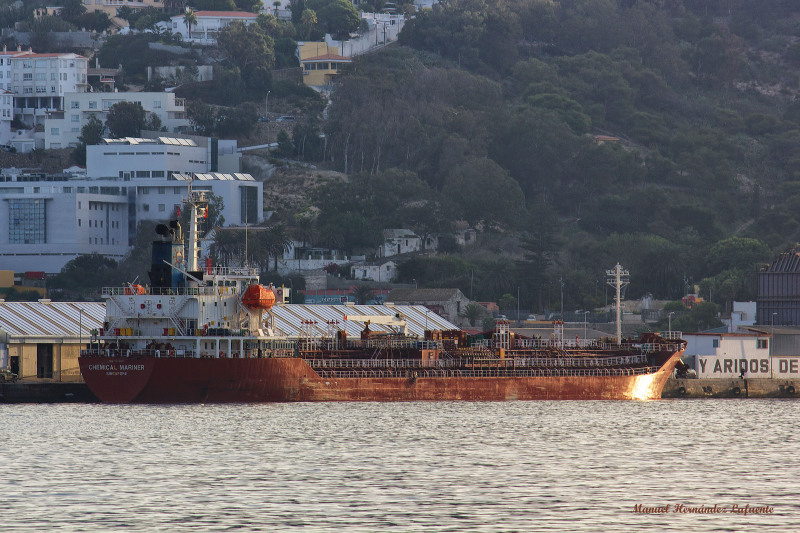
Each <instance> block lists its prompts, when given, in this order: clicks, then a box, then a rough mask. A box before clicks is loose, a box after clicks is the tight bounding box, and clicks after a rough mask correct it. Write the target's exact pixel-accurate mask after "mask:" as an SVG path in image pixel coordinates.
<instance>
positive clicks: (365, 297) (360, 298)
mask: <svg viewBox="0 0 800 533" xmlns="http://www.w3.org/2000/svg"><path fill="white" fill-rule="evenodd" d="M350 294H351V295H353V298H354V299H355V301H356V303H357V304H358V305H367V303H369V302H371V301H372V300H374V299H375V292H374V291H373V290H372V288H371V287H370V286H368V285H355V286H354V287H353V288H352V289H350Z"/></svg>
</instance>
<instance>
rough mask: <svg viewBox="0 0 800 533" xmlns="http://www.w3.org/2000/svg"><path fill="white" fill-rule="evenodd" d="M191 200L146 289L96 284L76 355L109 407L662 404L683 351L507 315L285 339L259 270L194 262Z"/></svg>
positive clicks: (196, 195) (194, 196) (377, 319)
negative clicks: (97, 319)
mask: <svg viewBox="0 0 800 533" xmlns="http://www.w3.org/2000/svg"><path fill="white" fill-rule="evenodd" d="M188 191H189V193H188V196H187V199H186V200H185V203H186V208H187V209H188V212H189V222H188V225H189V231H188V236H186V238H184V234H183V231H182V228H181V225H180V223H179V222H178V221H177V220H173V221H171V222H170V223H169V224H163V225H159V226H158V228H157V230H156V231H157V233H158V235H159V237H158V238H157V240H156V241H154V242H153V250H152V265H151V270H150V273H149V277H150V283H149V284H148V285H147V286H144V285H141V284H133V283H131V284H128V285H127V286H124V287H110V288H104V289H103V295H104V297H105V299H106V317H105V321H104V325H103V326H104V327H103V328H102V329H101V330H100V331H98V332H97V333H96V335H93V337H92V340H91V343H90V344H89V347H88V348H87V349H85V350H82V352H81V356H80V357H79V364H80V369H81V374H82V376H83V379H84V380H85V382H86V384H87V385H88V387H89V389H90V390H91V391H92V392H93V393H94V394H95V395H96V396H97V397H98V398H99V399H100V400H101V401H103V402H106V403H215V402H297V401H303V402H314V401H381V402H384V401H417V400H423V401H424V400H467V401H505V400H555V399H576V400H594V399H606V400H621V399H627V400H634V399H639V400H647V399H658V398H660V397H661V390H662V388H663V387H664V384H665V382H666V380H667V378H668V377H669V375H670V374H671V373H672V371H673V369H674V367H675V365H676V364H677V363H678V361H679V360H680V357H681V354H682V353H683V350H684V349H685V347H686V342H685V341H683V340H681V339H679V338H677V336H675V335H664V336H661V335H658V334H655V333H647V334H643V335H642V336H640V337H639V338H638V339H635V340H634V339H622V337H621V330H620V328H619V325H618V328H617V337H616V338H614V339H611V338H608V339H600V340H591V341H589V340H585V339H584V340H580V339H575V341H572V340H569V341H568V340H566V339H564V335H563V324H559V323H558V322H556V323H554V334H553V335H551V336H550V338H548V339H541V338H535V337H525V336H522V335H518V334H516V333H514V332H512V331H511V327H510V323H509V321H508V320H497V321H496V323H495V327H494V329H493V330H492V331H488V332H485V333H484V334H481V335H469V334H467V333H466V332H464V331H461V330H446V331H441V330H426V331H425V333H424V335H423V336H419V337H417V336H413V335H410V334H409V333H408V330H407V328H406V327H405V326H406V321H405V320H404V317H403V316H402V314H400V313H398V314H397V315H395V316H389V317H386V316H364V315H359V316H350V317H348V318H349V319H350V320H355V321H360V322H363V323H364V329H363V331H362V333H361V335H360V338H350V337H348V335H347V334H346V332H345V331H344V330H341V329H339V330H337V329H335V328H334V329H331V331H330V332H329V333H328V334H325V335H322V336H315V335H313V334H311V333H309V334H307V335H296V336H294V337H291V338H290V337H288V336H286V335H283V334H280V332H276V330H275V328H274V327H273V323H274V321H273V313H272V311H273V306H274V305H275V292H274V291H273V290H272V288H271V287H265V286H263V285H261V284H260V282H259V272H258V269H255V268H251V267H222V266H213V265H212V264H211V263H210V261H209V260H207V259H206V260H205V261H201V257H200V253H201V251H200V242H199V231H198V228H199V222H200V220H201V219H202V218H204V217H205V214H206V210H207V209H208V199H207V197H206V193H205V192H203V191H192V189H191V182H189V187H188ZM184 241H186V242H185V243H184ZM610 272H614V271H610ZM615 272H616V282H617V308H618V309H619V307H620V287H621V286H622V281H621V278H620V273H621V270H620V267H619V265H617V267H616V269H615ZM279 305H280V304H279ZM289 305H291V304H289ZM618 318H619V313H618ZM376 324H381V325H385V326H388V328H389V329H390V331H391V332H390V333H387V332H385V331H384V332H377V331H373V330H372V329H371V328H370V326H374V325H376ZM559 326H560V328H559Z"/></svg>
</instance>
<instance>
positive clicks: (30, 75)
mask: <svg viewBox="0 0 800 533" xmlns="http://www.w3.org/2000/svg"><path fill="white" fill-rule="evenodd" d="M22 81H33V73H31V72H25V73H24V74H23V75H22Z"/></svg>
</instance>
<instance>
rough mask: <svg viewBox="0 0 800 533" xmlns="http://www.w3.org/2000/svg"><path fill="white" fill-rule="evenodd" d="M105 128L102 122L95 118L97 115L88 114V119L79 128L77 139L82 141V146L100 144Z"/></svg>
mask: <svg viewBox="0 0 800 533" xmlns="http://www.w3.org/2000/svg"><path fill="white" fill-rule="evenodd" d="M105 130H106V127H105V126H104V125H103V122H102V121H101V120H100V119H99V118H97V115H95V114H92V115H89V120H87V121H86V124H84V125H83V127H82V128H81V134H80V136H79V137H78V141H80V142H81V143H83V145H84V146H90V145H95V144H100V143H101V142H103V132H105Z"/></svg>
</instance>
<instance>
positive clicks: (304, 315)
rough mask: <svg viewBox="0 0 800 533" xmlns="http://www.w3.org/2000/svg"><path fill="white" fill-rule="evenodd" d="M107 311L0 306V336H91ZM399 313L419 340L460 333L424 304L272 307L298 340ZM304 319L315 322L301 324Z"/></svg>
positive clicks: (97, 306)
mask: <svg viewBox="0 0 800 533" xmlns="http://www.w3.org/2000/svg"><path fill="white" fill-rule="evenodd" d="M81 310H82V311H83V312H82V313H81ZM105 313H106V305H105V303H104V302H49V303H45V302H0V332H3V333H8V334H9V335H11V336H12V337H17V338H20V337H63V338H75V339H77V338H78V337H80V336H82V337H89V336H90V331H91V330H93V329H100V328H101V327H102V326H103V320H104V318H105ZM398 313H399V314H401V315H403V317H404V318H405V320H406V322H407V323H408V332H409V334H411V335H417V336H420V337H422V336H423V335H424V333H425V329H441V330H447V329H458V326H456V325H455V324H453V323H451V322H449V321H447V320H445V319H444V318H442V317H440V316H439V315H437V314H436V313H434V312H433V311H431V310H429V309H427V308H426V307H425V306H422V305H396V306H390V305H352V306H351V305H322V304H315V305H301V304H292V305H276V306H275V307H273V308H272V314H273V316H274V317H275V320H274V326H275V329H276V333H279V334H283V335H286V336H288V337H299V336H300V335H301V334H302V333H303V331H304V329H305V328H306V327H310V329H311V330H312V331H313V334H314V335H315V336H322V335H325V334H326V333H327V331H328V321H332V322H334V326H336V328H337V329H343V330H345V331H346V332H347V335H348V336H351V337H357V336H359V335H360V334H361V332H362V331H363V329H364V323H363V322H358V321H355V320H345V316H351V317H352V316H364V315H380V316H394V315H396V314H398ZM81 314H82V315H83V316H81ZM303 321H310V322H313V323H312V324H308V325H304V324H303ZM336 322H338V323H336ZM79 326H80V329H81V333H80V334H79V332H78V330H79ZM370 329H371V330H372V331H376V332H386V333H390V332H392V328H391V327H390V326H386V325H382V324H370Z"/></svg>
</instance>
